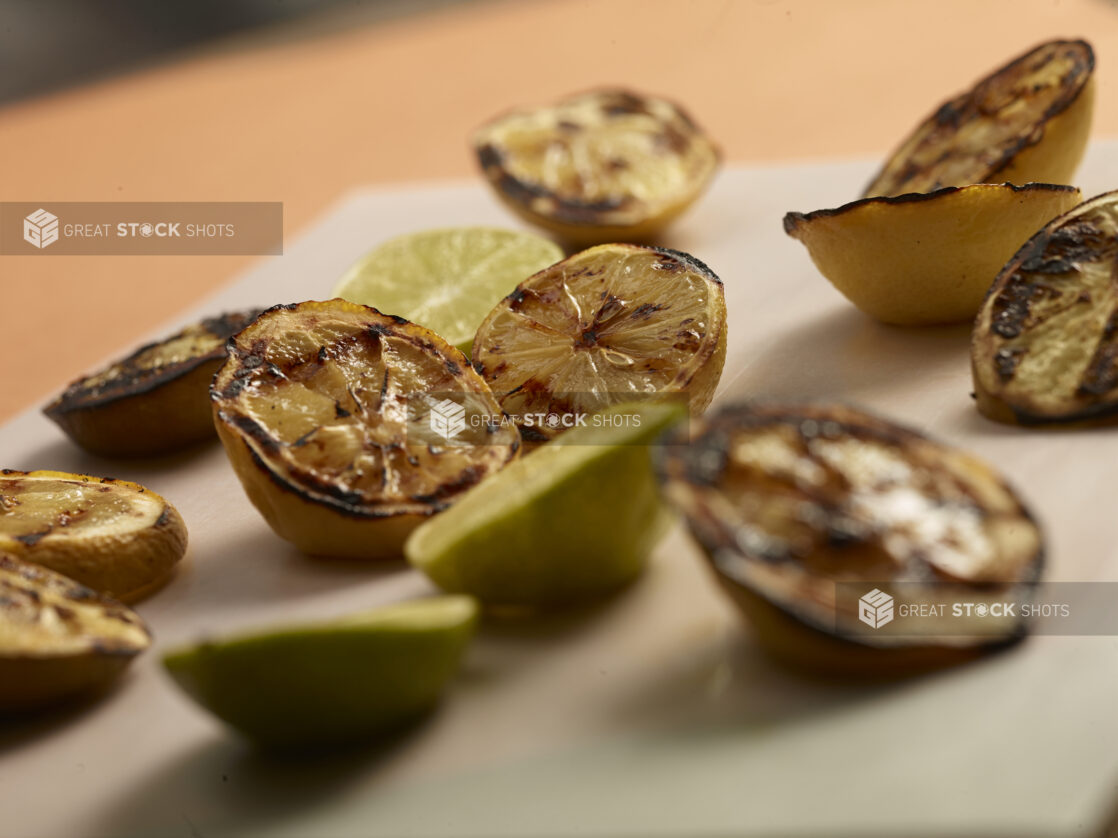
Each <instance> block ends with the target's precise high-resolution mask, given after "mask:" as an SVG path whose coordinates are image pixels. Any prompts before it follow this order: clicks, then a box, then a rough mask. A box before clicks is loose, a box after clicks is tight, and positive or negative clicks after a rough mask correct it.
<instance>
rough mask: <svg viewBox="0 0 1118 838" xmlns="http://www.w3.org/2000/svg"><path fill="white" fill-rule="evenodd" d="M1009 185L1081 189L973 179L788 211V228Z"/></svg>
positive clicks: (1050, 189)
mask: <svg viewBox="0 0 1118 838" xmlns="http://www.w3.org/2000/svg"><path fill="white" fill-rule="evenodd" d="M1005 187H1009V188H1010V189H1012V190H1013V191H1014V192H1078V191H1079V188H1078V187H1076V186H1067V185H1066V184H1061V183H1026V184H1022V185H1021V186H1017V185H1016V184H1012V183H972V184H969V185H967V186H941V187H940V188H939V189H933V190H932V191H931V192H906V193H905V194H903V195H875V196H873V197H870V198H859V199H858V200H856V201H851V202H850V203H847V204H843V205H842V206H839V207H834V208H829V209H817V210H812V211H811V212H806V213H805V212H789V213H785V215H784V232H785V233H787V234H788V235H790V236H791V235H793V234H794V233H795V231H796V228H797V227H799V225H800V224H806V223H808V222H811V221H815V220H816V219H819V218H834V217H835V216H839V215H842V214H844V213H847V212H850V211H851V210H855V209H858V208H859V207H863V206H867V205H869V204H918V203H920V202H922V201H932V200H935V199H936V198H942V197H943V196H945V195H950V194H951V193H953V192H962V191H963V190H966V189H989V188H994V189H1004V188H1005Z"/></svg>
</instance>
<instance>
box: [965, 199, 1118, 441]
mask: <svg viewBox="0 0 1118 838" xmlns="http://www.w3.org/2000/svg"><path fill="white" fill-rule="evenodd" d="M1116 261H1118V192H1108V193H1106V194H1104V195H1100V196H1098V197H1096V198H1092V199H1091V200H1089V201H1087V202H1085V203H1083V204H1081V205H1080V206H1078V207H1076V208H1075V209H1073V210H1071V211H1070V212H1068V213H1067V214H1065V215H1062V216H1060V217H1059V218H1056V219H1054V220H1053V221H1052V222H1051V223H1050V224H1048V225H1047V226H1046V227H1045V228H1044V229H1043V230H1041V231H1039V232H1038V233H1037V234H1036V235H1035V236H1033V238H1032V239H1030V240H1029V242H1028V243H1027V244H1026V245H1025V246H1024V247H1022V248H1021V250H1020V251H1018V252H1017V254H1016V255H1014V257H1013V258H1012V259H1011V260H1010V261H1009V262H1008V263H1007V264H1006V265H1005V267H1004V268H1003V269H1002V272H1001V273H1000V274H999V276H998V278H997V281H996V282H995V283H994V286H993V288H992V289H991V290H990V295H989V297H988V298H987V299H986V302H985V304H984V305H983V306H982V310H981V312H979V315H978V318H977V320H976V321H975V326H974V336H973V340H972V343H971V360H972V369H973V375H974V389H975V396H976V399H977V405H978V409H979V410H980V411H981V412H982V413H983V414H984V415H986V416H988V417H990V418H991V419H995V420H998V421H1003V422H1010V423H1022V424H1045V423H1057V422H1102V421H1105V422H1112V421H1114V417H1115V415H1116V414H1118V346H1116V344H1115V339H1116V337H1118V315H1116V311H1118V282H1116V278H1115V264H1116Z"/></svg>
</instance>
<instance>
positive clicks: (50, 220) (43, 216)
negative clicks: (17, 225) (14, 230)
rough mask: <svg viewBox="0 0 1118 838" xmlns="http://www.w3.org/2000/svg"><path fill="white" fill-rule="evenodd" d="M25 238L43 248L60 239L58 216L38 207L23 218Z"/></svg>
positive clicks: (31, 243)
mask: <svg viewBox="0 0 1118 838" xmlns="http://www.w3.org/2000/svg"><path fill="white" fill-rule="evenodd" d="M23 240H24V241H25V242H27V243H28V244H30V245H34V246H35V247H37V248H39V249H40V250H42V249H43V248H44V247H47V246H48V245H52V244H54V243H55V242H56V241H58V216H57V215H54V214H53V213H49V212H47V211H46V210H45V209H37V210H35V212H33V213H31V215H29V216H27V217H26V218H24V219H23Z"/></svg>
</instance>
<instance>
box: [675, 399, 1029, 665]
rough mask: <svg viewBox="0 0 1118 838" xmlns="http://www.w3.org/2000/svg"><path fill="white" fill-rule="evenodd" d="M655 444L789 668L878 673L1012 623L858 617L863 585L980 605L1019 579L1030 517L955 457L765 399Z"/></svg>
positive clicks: (719, 571)
mask: <svg viewBox="0 0 1118 838" xmlns="http://www.w3.org/2000/svg"><path fill="white" fill-rule="evenodd" d="M659 453H660V456H659V458H658V468H659V471H660V474H661V478H662V480H663V482H664V486H665V491H666V493H667V496H668V498H669V499H670V500H671V501H672V502H673V503H674V504H675V505H677V506H678V507H679V509H680V510H681V511H682V512H683V513H684V514H685V515H686V517H687V521H688V523H689V525H690V528H691V531H692V533H693V534H694V535H695V537H696V539H697V540H698V542H699V544H700V545H701V546H702V547H703V549H704V551H705V553H706V556H707V558H708V560H709V563H710V565H711V567H712V568H713V570H714V572H715V575H716V577H717V579H718V581H719V582H720V583H721V584H722V586H723V588H724V589H725V590H726V591H727V592H728V593H729V594H730V595H731V596H732V597H733V599H734V600H735V601H736V602H737V603H738V605H739V606H740V607H741V609H742V610H743V612H744V613H745V615H746V617H748V618H749V619H750V621H751V622H752V623H753V624H754V626H755V628H756V630H757V633H758V639H759V641H760V642H761V643H762V644H764V645H765V646H766V647H767V648H768V649H769V650H770V651H772V652H773V653H774V654H775V655H777V656H778V657H781V658H783V659H785V660H786V661H788V662H790V663H792V664H795V665H799V666H805V667H810V668H813V669H817V670H823V671H830V672H836V673H842V672H864V673H866V674H875V675H887V674H890V673H891V672H896V673H900V672H904V671H909V670H915V669H920V668H923V667H925V666H935V665H940V664H946V663H951V662H955V661H959V660H963V659H966V658H967V657H970V656H973V655H974V654H976V653H977V652H979V651H980V650H981V649H983V648H985V647H989V646H996V645H1001V644H1005V643H1008V642H1010V641H1012V640H1015V639H1017V638H1019V637H1020V636H1022V633H1023V632H1024V631H1025V628H1026V627H1025V625H1024V623H1023V621H1022V620H1021V619H1020V615H1017V614H1014V615H1009V614H1002V615H1001V616H1000V617H999V619H996V620H995V619H987V620H986V621H985V622H983V621H981V620H979V621H977V622H976V623H974V624H973V625H972V624H956V625H955V627H954V630H952V626H949V625H948V624H947V623H944V622H937V619H936V616H937V615H934V614H932V615H929V614H926V613H925V614H917V615H916V616H915V617H912V618H909V617H905V618H904V619H901V615H896V617H897V619H896V620H895V621H893V625H891V626H889V627H888V628H877V627H875V628H870V629H868V630H866V627H865V626H864V625H863V622H864V621H862V620H860V619H859V608H860V606H859V603H858V600H859V599H860V598H862V596H863V595H864V594H866V593H867V592H870V591H871V590H881V589H883V588H887V589H888V591H889V592H890V594H888V595H887V597H888V596H890V595H891V596H893V597H895V598H896V600H897V601H898V602H903V603H908V604H911V603H917V604H919V603H924V604H929V603H936V602H939V603H943V602H948V603H951V602H954V601H966V602H972V603H975V602H978V603H983V602H986V601H987V600H990V601H993V600H998V601H1000V600H1004V599H1005V598H1006V597H1014V596H1024V595H1026V594H1027V592H1028V591H1030V590H1031V589H1032V586H1034V585H1035V583H1036V581H1037V580H1038V577H1039V573H1040V568H1041V562H1042V540H1041V534H1040V531H1039V529H1038V528H1037V526H1036V524H1035V523H1034V522H1033V520H1032V518H1031V517H1030V515H1029V513H1028V511H1027V510H1026V509H1025V507H1024V506H1023V505H1022V503H1021V501H1020V500H1019V499H1018V498H1017V496H1016V495H1015V494H1014V493H1013V491H1012V490H1011V489H1010V488H1009V487H1008V486H1007V485H1006V484H1005V482H1004V481H1003V480H1002V479H1001V478H1000V477H999V476H998V475H997V474H996V473H995V472H994V471H993V470H992V469H991V468H990V467H989V466H988V465H986V464H985V463H983V462H981V461H980V460H978V459H976V458H975V457H972V456H971V455H969V454H966V453H964V452H962V451H958V450H956V449H954V448H950V447H948V446H945V445H942V444H939V443H936V442H933V441H931V440H929V439H927V438H926V437H924V436H922V435H920V434H918V433H916V432H914V431H911V430H908V429H907V428H903V427H900V426H898V425H895V424H892V423H890V422H887V421H885V420H883V419H880V418H878V417H875V416H872V415H869V414H866V413H862V412H860V411H856V410H853V409H851V408H847V407H843V406H840V405H779V404H768V405H765V404H758V405H741V406H734V407H730V408H727V409H725V410H723V411H721V412H719V413H718V414H717V415H715V416H713V417H708V418H707V419H704V420H702V421H701V422H700V426H699V428H698V430H697V433H695V434H694V436H693V439H692V441H691V443H690V444H689V445H675V446H673V445H668V446H664V447H663V448H661V449H659ZM851 592H852V595H850V594H851ZM948 610H950V606H948ZM960 626H961V629H962V630H960V628H959V627H960ZM972 631H973V634H971V633H970V632H972Z"/></svg>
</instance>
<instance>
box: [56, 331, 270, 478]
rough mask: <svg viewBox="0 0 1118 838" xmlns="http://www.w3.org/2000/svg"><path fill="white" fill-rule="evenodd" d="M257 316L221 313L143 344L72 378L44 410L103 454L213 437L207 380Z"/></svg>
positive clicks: (153, 451)
mask: <svg viewBox="0 0 1118 838" xmlns="http://www.w3.org/2000/svg"><path fill="white" fill-rule="evenodd" d="M259 313H260V310H259V309H256V310H252V311H242V312H231V313H227V314H223V315H221V316H219V317H213V318H210V319H207V320H203V321H201V322H200V323H195V324H193V325H191V326H189V327H187V328H186V329H184V330H183V331H181V332H178V333H176V334H174V335H171V336H169V337H167V338H165V339H164V340H161V341H158V342H156V343H151V344H148V345H146V346H142V347H140V348H139V349H137V350H136V351H135V352H133V353H132V354H131V355H129V356H127V357H126V358H122V359H121V360H119V361H116V362H114V363H113V364H110V365H109V366H108V367H106V368H105V369H102V370H99V371H97V372H95V373H91V374H90V375H87V376H84V377H82V378H79V379H77V380H76V381H74V382H73V383H72V384H70V386H69V387H67V388H66V390H65V392H63V393H62V394H61V395H59V396H58V397H57V398H55V399H54V400H53V401H52V402H51V403H50V404H48V405H47V406H46V407H44V408H43V413H44V414H46V416H47V417H48V418H50V419H51V420H52V421H53V422H55V424H57V425H58V426H59V427H60V428H62V430H63V431H65V432H66V435H67V436H69V437H70V438H71V439H72V440H73V441H74V442H75V443H77V444H78V445H79V446H81V447H82V448H84V449H85V450H86V451H89V452H90V453H93V454H98V455H100V456H103V457H113V458H126V457H154V456H159V455H163V454H170V453H173V452H175V451H179V450H181V449H183V448H186V447H188V446H190V445H193V444H196V443H199V442H202V441H205V440H207V439H213V436H214V429H213V418H212V416H211V413H210V404H209V398H208V394H209V387H210V380H211V379H212V378H213V376H214V373H215V372H217V369H218V367H220V366H221V363H222V361H223V360H224V358H225V342H226V341H227V340H228V339H229V338H230V337H231V336H232V335H233V334H234V333H236V332H238V331H240V330H241V329H242V328H244V326H246V325H247V324H248V323H250V322H251V321H252V319H253V318H254V317H256V315H258V314H259Z"/></svg>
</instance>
